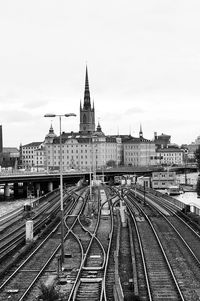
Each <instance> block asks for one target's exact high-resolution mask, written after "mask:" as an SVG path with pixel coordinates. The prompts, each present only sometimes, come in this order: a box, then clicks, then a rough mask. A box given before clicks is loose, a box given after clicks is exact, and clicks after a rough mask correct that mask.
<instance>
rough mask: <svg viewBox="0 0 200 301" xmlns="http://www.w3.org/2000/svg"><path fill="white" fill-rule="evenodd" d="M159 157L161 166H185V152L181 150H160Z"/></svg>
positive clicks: (158, 150) (158, 151)
mask: <svg viewBox="0 0 200 301" xmlns="http://www.w3.org/2000/svg"><path fill="white" fill-rule="evenodd" d="M157 157H158V158H159V161H160V164H164V165H173V164H175V165H182V164H184V150H182V149H180V148H170V147H168V148H160V149H157Z"/></svg>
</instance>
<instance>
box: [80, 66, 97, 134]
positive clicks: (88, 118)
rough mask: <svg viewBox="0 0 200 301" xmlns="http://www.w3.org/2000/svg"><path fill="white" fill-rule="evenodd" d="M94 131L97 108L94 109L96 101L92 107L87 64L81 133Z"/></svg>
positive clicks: (81, 112) (81, 113) (81, 110)
mask: <svg viewBox="0 0 200 301" xmlns="http://www.w3.org/2000/svg"><path fill="white" fill-rule="evenodd" d="M94 131H95V110H94V103H93V107H91V102H90V89H89V80H88V68H87V66H86V74H85V90H84V103H83V108H82V106H81V104H80V127H79V132H80V133H81V134H90V133H91V132H94Z"/></svg>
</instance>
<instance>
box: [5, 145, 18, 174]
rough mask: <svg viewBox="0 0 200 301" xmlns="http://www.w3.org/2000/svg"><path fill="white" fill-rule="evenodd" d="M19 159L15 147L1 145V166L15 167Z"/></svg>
mask: <svg viewBox="0 0 200 301" xmlns="http://www.w3.org/2000/svg"><path fill="white" fill-rule="evenodd" d="M18 161H19V150H18V149H17V148H16V147H3V152H2V162H1V167H2V168H8V167H11V168H13V169H16V168H17V167H18Z"/></svg>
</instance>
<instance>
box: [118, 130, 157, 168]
mask: <svg viewBox="0 0 200 301" xmlns="http://www.w3.org/2000/svg"><path fill="white" fill-rule="evenodd" d="M123 157H124V165H126V166H149V165H155V164H156V147H155V143H154V142H152V141H150V140H148V139H145V138H143V137H142V132H141V131H140V137H139V138H133V137H130V138H129V139H125V140H124V141H123Z"/></svg>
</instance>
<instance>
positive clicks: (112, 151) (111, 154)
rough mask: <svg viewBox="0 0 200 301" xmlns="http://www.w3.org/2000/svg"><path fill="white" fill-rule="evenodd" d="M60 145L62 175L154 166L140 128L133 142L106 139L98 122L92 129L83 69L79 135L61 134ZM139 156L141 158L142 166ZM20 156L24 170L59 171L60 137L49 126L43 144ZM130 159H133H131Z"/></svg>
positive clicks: (152, 152) (26, 148) (128, 137)
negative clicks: (107, 167) (108, 168)
mask: <svg viewBox="0 0 200 301" xmlns="http://www.w3.org/2000/svg"><path fill="white" fill-rule="evenodd" d="M61 141H62V162H63V164H62V165H63V171H68V170H71V169H75V170H80V171H88V170H91V169H93V170H97V169H102V168H105V167H106V166H108V165H112V164H113V165H114V166H119V165H124V164H125V165H129V166H131V165H133V166H139V165H143V164H144V163H145V165H146V164H147V165H151V164H154V162H153V159H152V158H154V157H156V155H155V144H154V143H152V141H150V140H147V139H144V138H143V133H142V129H141V128H140V133H139V138H134V137H132V136H131V135H112V136H108V135H105V134H104V133H103V132H102V129H101V126H100V124H99V122H98V125H97V127H96V126H95V107H94V103H93V104H91V99H90V88H89V77H88V69H87V67H86V73H85V89H84V100H83V104H82V103H81V102H80V123H79V131H78V132H62V135H61ZM36 145H37V146H36ZM32 147H34V148H33V149H32ZM124 150H125V151H124ZM133 150H134V151H133ZM140 154H142V156H143V158H144V157H145V160H143V161H142V162H141V160H140ZM21 155H22V164H23V167H24V168H27V169H30V168H35V169H37V170H38V169H40V168H41V169H45V170H47V171H53V170H59V166H60V137H59V136H57V135H56V134H55V133H54V130H53V127H52V125H51V126H50V129H49V133H48V134H47V135H46V136H45V139H44V141H43V142H32V143H29V144H27V145H24V146H22V149H21ZM127 156H128V159H127V158H126V157H127ZM132 156H134V158H131V157H132Z"/></svg>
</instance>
